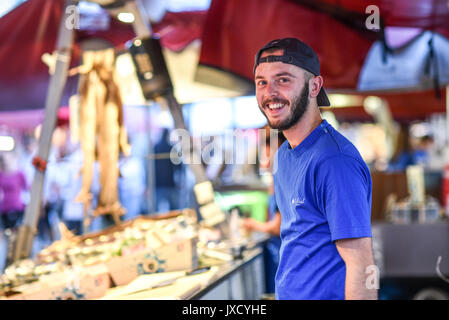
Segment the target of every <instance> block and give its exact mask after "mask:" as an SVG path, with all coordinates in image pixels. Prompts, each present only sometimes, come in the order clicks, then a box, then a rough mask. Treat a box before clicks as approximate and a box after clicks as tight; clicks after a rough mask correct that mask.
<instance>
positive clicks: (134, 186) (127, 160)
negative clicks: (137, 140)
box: [118, 143, 145, 220]
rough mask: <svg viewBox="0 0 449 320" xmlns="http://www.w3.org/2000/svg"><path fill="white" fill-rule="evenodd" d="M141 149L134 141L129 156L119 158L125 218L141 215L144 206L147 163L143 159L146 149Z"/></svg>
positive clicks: (120, 193)
mask: <svg viewBox="0 0 449 320" xmlns="http://www.w3.org/2000/svg"><path fill="white" fill-rule="evenodd" d="M139 149H141V148H139V146H138V145H137V144H134V143H133V144H132V147H131V155H130V156H129V157H125V156H121V157H120V160H119V167H120V175H119V180H118V186H119V197H120V202H121V204H122V206H123V207H124V208H125V209H126V213H125V216H124V219H125V220H128V219H133V218H135V217H136V216H138V215H140V214H141V213H142V208H143V203H142V199H143V195H144V192H145V165H144V162H143V160H142V159H143V157H144V152H145V150H143V151H142V150H139Z"/></svg>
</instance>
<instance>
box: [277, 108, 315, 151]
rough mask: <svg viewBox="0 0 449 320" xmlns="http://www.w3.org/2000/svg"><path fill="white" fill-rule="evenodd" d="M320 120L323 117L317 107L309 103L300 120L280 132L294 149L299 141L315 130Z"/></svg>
mask: <svg viewBox="0 0 449 320" xmlns="http://www.w3.org/2000/svg"><path fill="white" fill-rule="evenodd" d="M322 121H323V119H322V118H321V114H320V111H319V109H318V107H317V106H314V105H309V107H308V108H307V111H306V112H305V113H304V115H303V117H302V118H301V120H299V121H298V122H297V123H296V124H295V125H294V126H293V127H291V128H290V129H288V130H284V131H282V133H283V134H284V136H285V138H287V140H288V143H289V144H290V146H291V148H292V149H294V148H295V147H296V146H298V145H299V144H300V143H301V142H303V141H304V139H305V138H307V136H308V135H309V134H310V133H311V132H312V131H313V130H315V129H316V128H317V127H318V126H319V125H320V123H321V122H322Z"/></svg>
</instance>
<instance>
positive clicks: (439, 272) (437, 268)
mask: <svg viewBox="0 0 449 320" xmlns="http://www.w3.org/2000/svg"><path fill="white" fill-rule="evenodd" d="M440 263H441V256H439V257H438V259H437V266H436V268H435V270H436V272H437V275H438V276H439V277H440V278H441V279H443V280H444V281H445V282H447V283H449V279H448V278H447V277H446V276H445V275H444V274H443V273H442V272H441V270H440Z"/></svg>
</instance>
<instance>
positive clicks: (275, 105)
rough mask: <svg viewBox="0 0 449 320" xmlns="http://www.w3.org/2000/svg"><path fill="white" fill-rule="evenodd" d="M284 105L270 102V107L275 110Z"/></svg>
mask: <svg viewBox="0 0 449 320" xmlns="http://www.w3.org/2000/svg"><path fill="white" fill-rule="evenodd" d="M283 106H284V104H283V103H273V104H269V105H268V107H269V108H270V109H271V110H273V109H279V108H282V107H283Z"/></svg>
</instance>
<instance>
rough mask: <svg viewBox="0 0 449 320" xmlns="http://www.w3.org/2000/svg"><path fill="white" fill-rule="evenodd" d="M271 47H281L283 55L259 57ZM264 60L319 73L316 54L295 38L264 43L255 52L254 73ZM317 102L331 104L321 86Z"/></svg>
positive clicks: (325, 104) (320, 104) (320, 105)
mask: <svg viewBox="0 0 449 320" xmlns="http://www.w3.org/2000/svg"><path fill="white" fill-rule="evenodd" d="M272 48H276V49H283V50H284V53H283V55H282V56H274V55H270V56H266V57H263V58H261V57H260V56H261V55H262V53H263V52H264V51H265V50H268V49H272ZM265 62H283V63H288V64H292V65H295V66H297V67H300V68H302V69H304V70H307V71H309V72H311V73H312V74H314V75H315V76H318V75H320V61H319V59H318V56H317V54H316V53H315V51H313V49H312V48H311V47H310V46H308V45H307V44H305V43H304V42H302V41H301V40H298V39H296V38H284V39H276V40H272V41H270V42H268V43H267V44H266V45H264V46H263V47H262V48H261V49H260V50H259V51H258V52H257V54H256V59H255V64H254V70H253V72H254V73H256V68H257V66H258V65H259V64H260V63H265ZM317 104H318V106H319V107H326V106H330V105H331V104H330V102H329V99H328V98H327V95H326V92H325V91H324V88H323V87H321V90H320V92H319V93H318V96H317Z"/></svg>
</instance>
